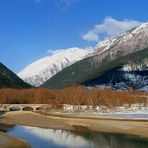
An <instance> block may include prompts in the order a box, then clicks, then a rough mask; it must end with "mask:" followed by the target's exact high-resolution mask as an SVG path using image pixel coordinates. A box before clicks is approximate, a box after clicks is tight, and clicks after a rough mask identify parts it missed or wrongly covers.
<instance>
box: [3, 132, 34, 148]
mask: <svg viewBox="0 0 148 148" xmlns="http://www.w3.org/2000/svg"><path fill="white" fill-rule="evenodd" d="M0 147H1V148H30V147H31V146H30V144H29V143H27V142H26V141H24V140H21V139H18V138H14V137H12V136H9V135H7V134H5V133H3V132H0Z"/></svg>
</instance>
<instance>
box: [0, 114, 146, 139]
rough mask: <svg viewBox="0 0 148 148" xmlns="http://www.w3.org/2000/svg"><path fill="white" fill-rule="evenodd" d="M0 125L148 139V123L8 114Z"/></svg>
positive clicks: (79, 117)
mask: <svg viewBox="0 0 148 148" xmlns="http://www.w3.org/2000/svg"><path fill="white" fill-rule="evenodd" d="M0 123H5V124H19V125H28V126H35V127H43V128H52V129H63V130H74V126H82V127H87V128H88V129H90V130H93V131H98V132H109V133H121V134H130V135H136V136H141V137H145V138H148V121H143V120H141V121H140V120H117V119H116V120H114V119H109V118H108V119H107V118H106V117H104V118H102V117H101V118H99V117H95V118H91V117H87V118H86V117H83V116H80V115H79V116H78V117H77V116H76V115H74V117H72V115H67V116H65V115H62V116H59V115H51V114H50V115H48V116H47V115H46V116H45V115H40V114H37V113H33V112H8V113H6V114H4V115H3V117H2V118H1V119H0Z"/></svg>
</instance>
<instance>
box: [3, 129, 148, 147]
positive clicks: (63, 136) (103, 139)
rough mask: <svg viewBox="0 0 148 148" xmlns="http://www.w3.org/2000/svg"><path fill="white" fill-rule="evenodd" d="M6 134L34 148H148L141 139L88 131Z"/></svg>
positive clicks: (147, 144) (46, 130)
mask: <svg viewBox="0 0 148 148" xmlns="http://www.w3.org/2000/svg"><path fill="white" fill-rule="evenodd" d="M5 132H6V133H8V134H10V135H12V136H15V137H18V138H21V139H24V140H26V141H28V142H30V143H31V145H32V147H33V148H148V140H147V139H142V138H140V137H132V136H128V135H126V136H123V135H115V134H104V133H94V132H91V131H88V130H86V129H83V130H81V129H80V130H77V131H76V132H70V131H63V130H53V129H44V128H37V127H28V126H14V127H11V128H8V129H6V130H5Z"/></svg>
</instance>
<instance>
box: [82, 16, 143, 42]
mask: <svg viewBox="0 0 148 148" xmlns="http://www.w3.org/2000/svg"><path fill="white" fill-rule="evenodd" d="M141 23H142V22H139V21H136V20H129V19H124V20H116V19H114V18H112V17H106V18H105V19H104V20H103V23H101V24H97V25H95V26H94V27H93V29H91V30H90V31H88V32H87V33H85V34H83V35H82V38H83V39H84V40H87V41H97V42H99V41H102V40H105V39H107V38H112V37H115V36H117V35H119V34H120V33H123V32H125V31H128V30H130V29H132V28H133V27H136V26H138V25H139V24H141Z"/></svg>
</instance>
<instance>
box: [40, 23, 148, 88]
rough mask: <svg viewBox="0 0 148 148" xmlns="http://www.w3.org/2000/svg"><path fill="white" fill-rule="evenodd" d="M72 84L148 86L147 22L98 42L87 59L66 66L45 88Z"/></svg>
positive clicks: (113, 86)
mask: <svg viewBox="0 0 148 148" xmlns="http://www.w3.org/2000/svg"><path fill="white" fill-rule="evenodd" d="M73 84H84V85H86V86H97V85H100V86H102V85H103V86H107V87H112V88H117V87H122V88H128V87H133V88H136V89H142V88H144V87H147V85H148V23H144V24H142V25H140V26H138V27H136V28H133V29H131V30H130V31H127V32H125V33H123V34H121V35H119V36H117V37H115V38H113V39H110V40H107V41H104V42H102V43H100V44H98V45H97V46H96V48H95V49H94V51H93V52H91V53H90V54H89V55H88V57H87V58H85V59H82V60H81V61H78V62H76V63H74V64H72V65H71V66H69V67H67V68H65V69H63V70H62V71H61V72H59V73H57V74H56V75H55V76H53V77H52V78H51V79H49V80H48V81H47V82H46V83H44V84H43V85H42V87H47V88H63V87H66V86H70V85H73Z"/></svg>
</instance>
